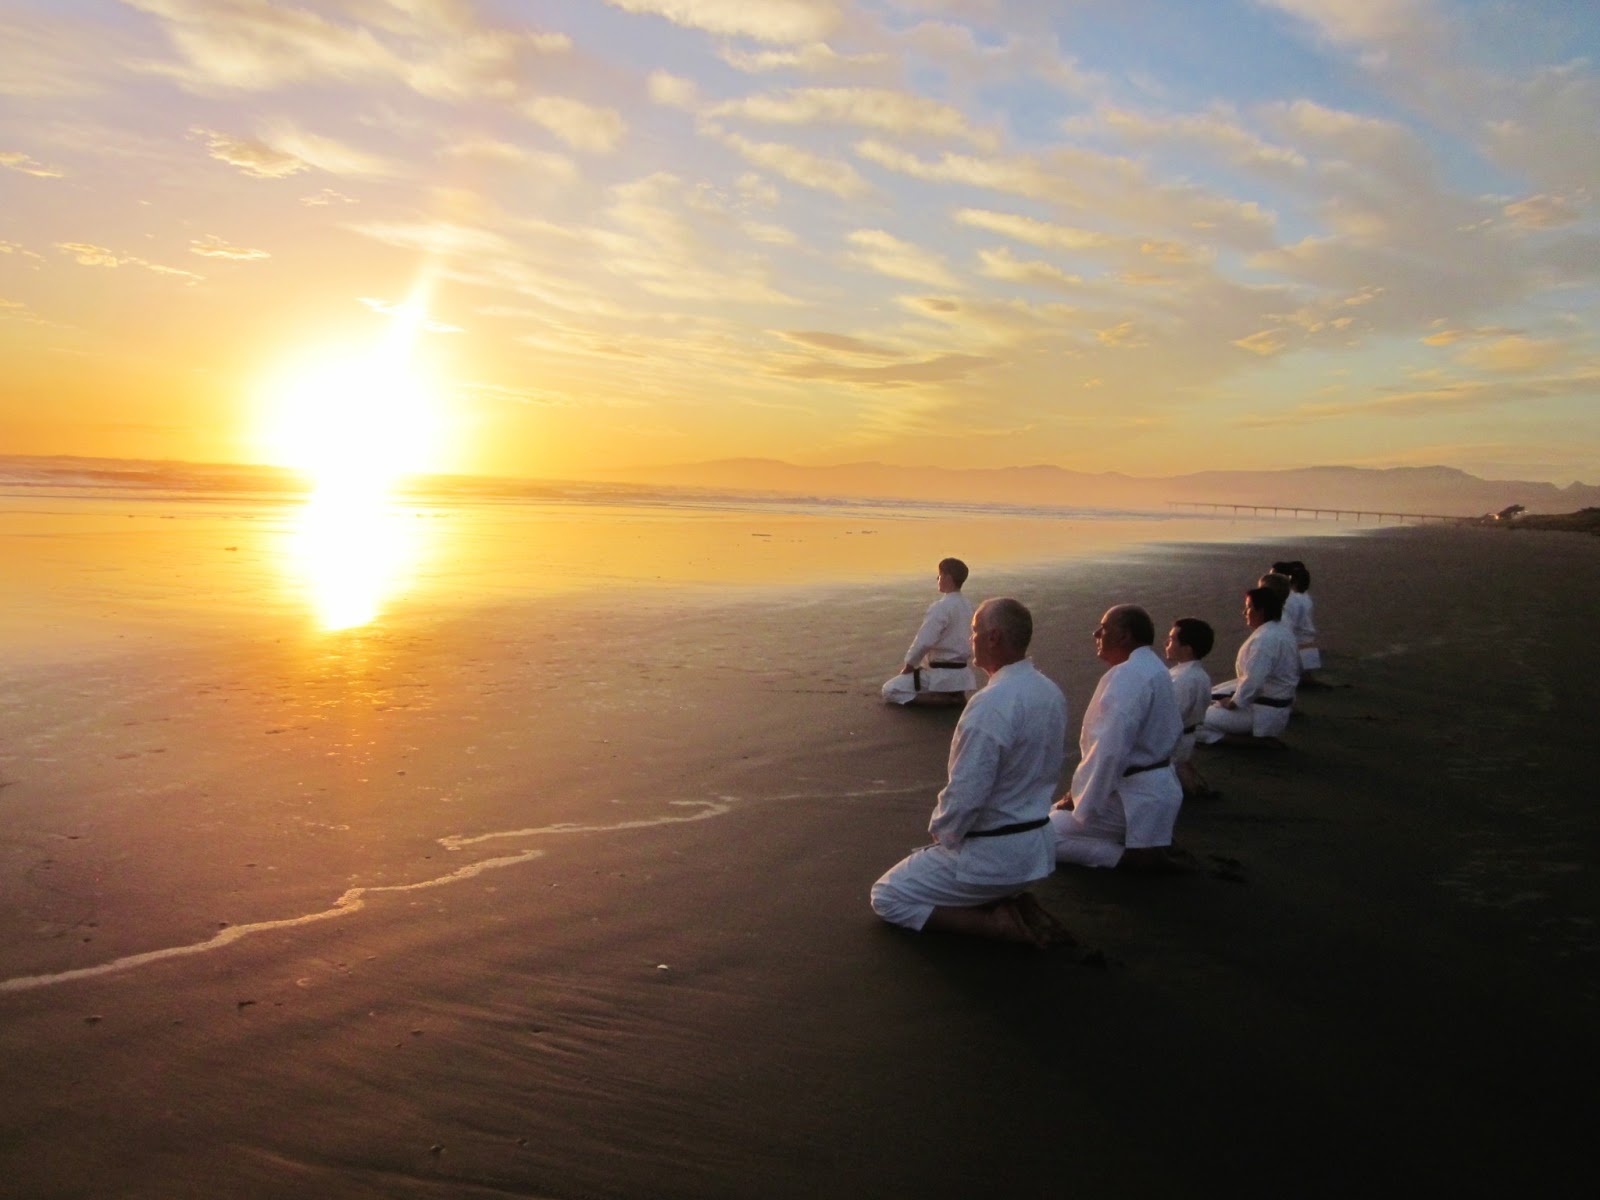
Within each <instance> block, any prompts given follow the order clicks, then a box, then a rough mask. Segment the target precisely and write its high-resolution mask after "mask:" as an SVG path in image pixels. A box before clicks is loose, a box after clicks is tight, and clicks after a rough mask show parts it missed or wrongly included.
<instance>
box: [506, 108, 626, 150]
mask: <svg viewBox="0 0 1600 1200" xmlns="http://www.w3.org/2000/svg"><path fill="white" fill-rule="evenodd" d="M522 111H523V114H524V115H525V116H527V118H528V119H529V120H530V121H532V122H533V123H534V124H536V125H542V126H543V127H544V128H545V129H548V130H549V131H550V132H551V133H553V134H555V136H556V137H558V138H560V139H561V140H562V141H563V142H565V143H567V145H569V146H571V147H572V148H573V149H575V150H584V151H587V152H589V153H592V154H608V153H610V152H611V151H612V150H615V149H616V148H617V144H618V143H619V142H620V141H621V140H622V135H623V134H624V133H626V132H627V128H628V127H627V123H626V122H624V121H623V119H622V117H621V115H620V114H619V113H617V112H616V110H614V109H610V108H600V107H598V106H596V105H593V104H585V103H584V102H583V101H581V100H574V99H572V98H571V97H569V96H535V97H534V98H533V99H531V100H528V101H526V102H525V103H524V104H523V105H522Z"/></svg>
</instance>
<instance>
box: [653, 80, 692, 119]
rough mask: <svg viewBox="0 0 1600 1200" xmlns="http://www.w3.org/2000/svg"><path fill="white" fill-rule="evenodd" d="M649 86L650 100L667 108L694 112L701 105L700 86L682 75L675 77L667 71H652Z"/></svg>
mask: <svg viewBox="0 0 1600 1200" xmlns="http://www.w3.org/2000/svg"><path fill="white" fill-rule="evenodd" d="M648 86H649V89H650V99H651V100H653V101H655V102H656V103H657V104H661V105H665V106H666V107H667V108H682V109H686V110H689V111H692V110H693V109H694V108H695V107H696V106H697V105H698V104H699V103H700V87H699V85H698V84H697V83H695V81H694V80H692V79H685V78H683V77H682V76H681V75H673V74H671V73H669V72H667V71H651V72H650V79H649V81H648Z"/></svg>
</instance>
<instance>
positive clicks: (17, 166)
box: [0, 150, 63, 179]
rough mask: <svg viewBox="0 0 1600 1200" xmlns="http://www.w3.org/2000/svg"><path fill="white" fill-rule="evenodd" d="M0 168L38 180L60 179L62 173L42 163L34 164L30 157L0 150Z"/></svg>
mask: <svg viewBox="0 0 1600 1200" xmlns="http://www.w3.org/2000/svg"><path fill="white" fill-rule="evenodd" d="M0 167H5V168H7V169H9V170H12V171H17V172H20V173H21V174H23V175H33V176H35V177H37V178H39V179H60V178H62V177H63V172H61V171H60V170H58V169H57V168H55V167H47V166H45V165H44V164H43V163H40V162H35V161H34V159H33V157H32V156H31V155H27V154H22V153H20V152H18V151H15V150H0Z"/></svg>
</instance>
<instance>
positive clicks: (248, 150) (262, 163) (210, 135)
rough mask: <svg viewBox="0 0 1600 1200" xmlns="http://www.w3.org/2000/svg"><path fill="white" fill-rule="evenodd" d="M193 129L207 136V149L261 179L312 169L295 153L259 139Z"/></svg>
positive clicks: (191, 131)
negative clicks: (285, 151)
mask: <svg viewBox="0 0 1600 1200" xmlns="http://www.w3.org/2000/svg"><path fill="white" fill-rule="evenodd" d="M189 132H190V133H192V134H194V135H195V136H196V137H201V138H204V139H205V142H206V152H207V153H209V154H210V155H211V157H212V158H214V159H216V160H217V161H218V162H225V163H227V164H228V165H229V166H230V167H238V168H239V169H240V170H241V171H243V172H244V173H245V174H246V175H254V176H255V177H256V178H257V179H284V178H286V177H288V176H290V175H295V174H298V173H299V172H301V171H304V170H307V169H308V164H307V163H305V162H304V161H302V160H301V159H299V158H297V157H296V156H295V155H293V154H286V153H284V152H283V151H282V150H275V149H273V148H272V147H271V146H269V145H267V144H266V143H265V142H262V141H258V140H257V139H255V138H237V137H232V136H230V135H228V134H225V133H218V132H217V131H216V130H214V129H204V128H202V127H200V126H195V127H194V128H193V129H191V130H190V131H189Z"/></svg>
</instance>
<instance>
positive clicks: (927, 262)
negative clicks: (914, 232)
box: [849, 229, 956, 288]
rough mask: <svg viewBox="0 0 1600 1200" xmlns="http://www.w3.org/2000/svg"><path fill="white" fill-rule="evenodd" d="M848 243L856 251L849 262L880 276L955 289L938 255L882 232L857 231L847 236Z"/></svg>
mask: <svg viewBox="0 0 1600 1200" xmlns="http://www.w3.org/2000/svg"><path fill="white" fill-rule="evenodd" d="M849 241H850V244H851V245H852V246H854V247H856V252H855V253H853V254H851V255H850V261H851V262H854V263H856V264H858V265H860V266H863V267H866V268H868V269H869V270H873V271H876V272H878V274H880V275H887V276H889V277H890V278H892V279H905V280H909V281H910V282H912V283H925V284H927V285H928V286H930V287H937V288H953V287H955V286H956V280H955V276H953V275H951V274H950V272H949V271H948V270H946V268H945V265H944V262H943V260H942V259H940V257H939V256H938V255H936V254H932V253H930V252H929V251H927V250H924V249H922V248H921V247H920V246H914V245H912V244H911V243H910V242H906V241H902V240H901V239H899V238H897V237H895V236H894V235H893V234H892V233H888V232H886V231H885V230H882V229H858V230H856V231H855V232H854V233H852V234H850V237H849Z"/></svg>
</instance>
